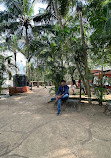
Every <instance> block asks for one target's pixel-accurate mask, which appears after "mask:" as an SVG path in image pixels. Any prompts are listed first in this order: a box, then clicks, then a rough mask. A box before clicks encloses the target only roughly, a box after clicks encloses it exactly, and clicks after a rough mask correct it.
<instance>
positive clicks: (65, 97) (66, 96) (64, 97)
mask: <svg viewBox="0 0 111 158" xmlns="http://www.w3.org/2000/svg"><path fill="white" fill-rule="evenodd" d="M67 99H69V95H68V94H65V95H64V96H63V97H62V98H60V99H58V104H57V106H58V114H59V113H60V112H61V101H64V100H67ZM51 100H56V98H51Z"/></svg>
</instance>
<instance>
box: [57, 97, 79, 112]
mask: <svg viewBox="0 0 111 158" xmlns="http://www.w3.org/2000/svg"><path fill="white" fill-rule="evenodd" d="M54 106H57V101H55V103H54ZM62 107H64V108H66V107H73V108H74V109H75V111H80V110H81V103H80V101H79V100H73V99H68V100H65V101H62V102H61V108H62Z"/></svg>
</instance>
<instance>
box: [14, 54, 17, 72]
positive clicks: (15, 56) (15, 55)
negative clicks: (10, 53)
mask: <svg viewBox="0 0 111 158" xmlns="http://www.w3.org/2000/svg"><path fill="white" fill-rule="evenodd" d="M14 58H15V72H16V74H17V54H16V52H15V53H14Z"/></svg>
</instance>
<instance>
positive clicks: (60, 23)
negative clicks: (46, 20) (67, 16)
mask: <svg viewBox="0 0 111 158" xmlns="http://www.w3.org/2000/svg"><path fill="white" fill-rule="evenodd" d="M53 5H54V11H55V14H56V17H57V20H58V22H59V25H60V27H61V29H63V24H62V20H61V16H60V14H59V11H58V8H57V0H53Z"/></svg>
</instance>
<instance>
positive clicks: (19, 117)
mask: <svg viewBox="0 0 111 158" xmlns="http://www.w3.org/2000/svg"><path fill="white" fill-rule="evenodd" d="M49 99H50V96H49V92H48V89H44V88H42V87H40V88H34V89H33V91H32V92H29V93H25V94H21V95H17V96H12V97H9V98H1V99H0V158H111V117H110V116H106V115H104V114H103V111H104V109H103V108H102V107H99V106H98V105H93V106H89V105H87V104H83V105H82V109H81V112H76V111H75V109H74V108H73V107H66V109H63V108H62V110H64V111H62V114H61V116H56V107H54V105H53V104H52V103H50V104H48V103H47V102H48V101H49Z"/></svg>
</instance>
